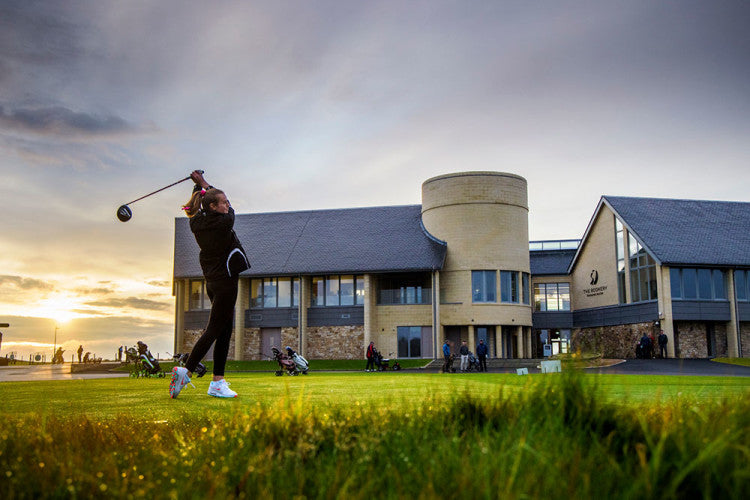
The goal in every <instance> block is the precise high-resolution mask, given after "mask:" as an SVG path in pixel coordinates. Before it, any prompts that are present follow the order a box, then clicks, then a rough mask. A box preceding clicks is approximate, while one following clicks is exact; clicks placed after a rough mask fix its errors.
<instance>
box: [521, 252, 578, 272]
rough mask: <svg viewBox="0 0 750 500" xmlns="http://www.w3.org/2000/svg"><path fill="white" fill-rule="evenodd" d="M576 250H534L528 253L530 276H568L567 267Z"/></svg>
mask: <svg viewBox="0 0 750 500" xmlns="http://www.w3.org/2000/svg"><path fill="white" fill-rule="evenodd" d="M575 254H576V250H575V249H570V250H541V251H539V250H535V251H532V252H529V258H530V261H531V275H532V276H554V275H566V274H568V266H569V265H570V262H571V261H572V260H573V257H575Z"/></svg>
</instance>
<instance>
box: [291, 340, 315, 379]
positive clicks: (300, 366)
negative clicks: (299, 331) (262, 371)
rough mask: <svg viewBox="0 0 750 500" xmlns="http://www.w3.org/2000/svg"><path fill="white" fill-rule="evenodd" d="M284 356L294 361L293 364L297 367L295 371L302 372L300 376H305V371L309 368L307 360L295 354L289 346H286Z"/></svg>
mask: <svg viewBox="0 0 750 500" xmlns="http://www.w3.org/2000/svg"><path fill="white" fill-rule="evenodd" d="M286 354H287V356H288V357H289V359H291V360H292V361H294V364H295V365H297V370H299V371H300V372H302V375H307V370H308V369H309V367H310V364H309V363H308V362H307V360H306V359H305V358H303V357H302V356H301V355H300V354H297V353H296V352H294V349H292V348H291V347H289V346H286Z"/></svg>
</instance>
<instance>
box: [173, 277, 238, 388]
mask: <svg viewBox="0 0 750 500" xmlns="http://www.w3.org/2000/svg"><path fill="white" fill-rule="evenodd" d="M237 283H238V278H237V277H234V278H227V279H223V280H216V281H207V282H206V293H207V294H208V298H209V299H210V300H211V316H209V318H208V326H206V330H205V331H204V332H203V335H201V337H200V338H199V339H198V342H196V343H195V347H193V351H192V352H191V353H190V356H189V357H188V360H187V362H186V363H185V368H187V369H188V370H189V371H190V372H191V373H192V372H193V371H195V367H196V366H198V363H200V362H201V360H202V359H203V358H204V357H205V355H206V353H208V350H209V349H210V348H211V345H212V344H213V343H214V342H215V343H216V345H215V346H214V375H216V376H224V368H225V367H226V365H227V356H228V355H229V341H230V340H231V339H232V324H233V323H234V304H235V302H236V301H237Z"/></svg>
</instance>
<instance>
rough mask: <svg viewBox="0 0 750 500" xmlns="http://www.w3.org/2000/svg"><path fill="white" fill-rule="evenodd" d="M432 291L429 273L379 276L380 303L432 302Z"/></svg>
mask: <svg viewBox="0 0 750 500" xmlns="http://www.w3.org/2000/svg"><path fill="white" fill-rule="evenodd" d="M362 286H363V287H364V283H363V285H362ZM363 292H364V288H363ZM431 293H432V281H431V277H430V275H429V274H427V273H395V274H383V275H381V276H380V277H379V278H378V304H382V305H395V304H430V303H432V296H431Z"/></svg>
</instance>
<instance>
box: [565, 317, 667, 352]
mask: <svg viewBox="0 0 750 500" xmlns="http://www.w3.org/2000/svg"><path fill="white" fill-rule="evenodd" d="M657 332H658V330H657V329H656V327H655V326H654V323H651V322H649V323H635V324H632V325H617V326H603V327H596V328H579V329H576V330H573V332H572V334H571V349H572V350H573V352H576V351H580V352H584V353H591V354H601V355H602V357H604V358H635V346H636V344H637V343H638V341H639V340H640V338H641V337H642V336H643V334H644V333H646V334H652V333H653V334H654V338H656V335H657Z"/></svg>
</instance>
